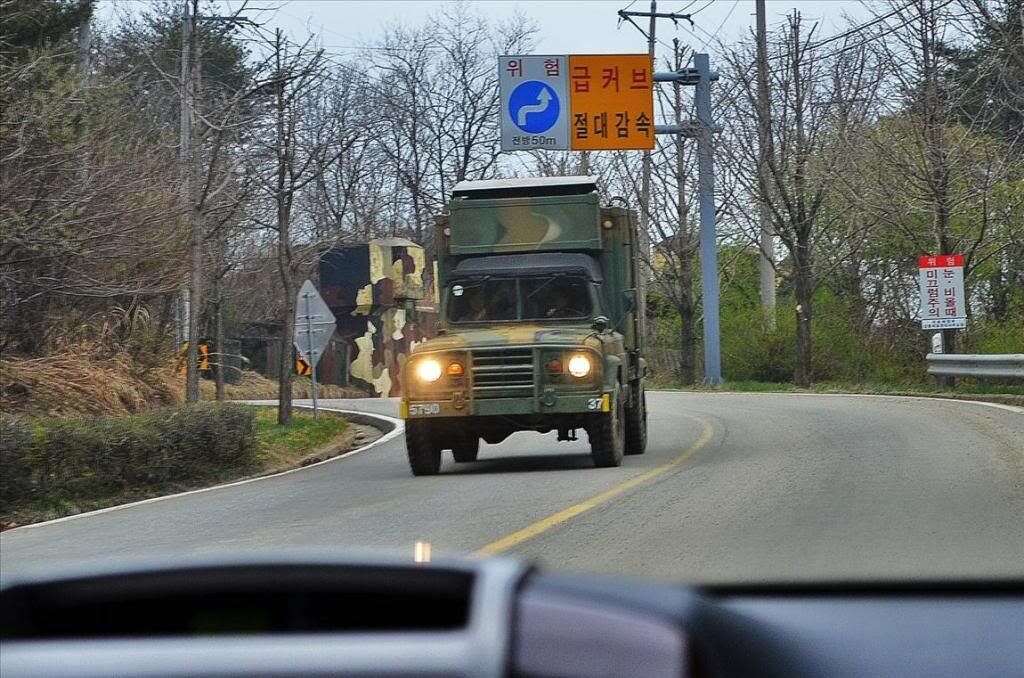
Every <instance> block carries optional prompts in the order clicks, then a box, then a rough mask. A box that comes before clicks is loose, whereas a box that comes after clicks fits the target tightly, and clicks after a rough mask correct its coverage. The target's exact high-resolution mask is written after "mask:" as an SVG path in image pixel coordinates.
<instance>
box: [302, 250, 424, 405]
mask: <svg viewBox="0 0 1024 678" xmlns="http://www.w3.org/2000/svg"><path fill="white" fill-rule="evenodd" d="M425 259H426V257H425V254H424V251H423V248H422V247H420V246H419V245H416V244H414V243H412V242H411V241H409V240H404V239H402V238H390V239H382V240H371V241H370V242H369V243H366V244H363V245H354V246H351V247H343V248H334V249H331V250H329V251H328V252H326V253H325V254H324V255H323V256H322V257H321V260H320V293H321V295H322V296H323V298H324V300H325V301H326V302H327V305H328V306H329V307H330V308H331V311H332V312H333V313H334V315H335V316H336V317H337V319H338V326H337V333H336V335H335V340H336V341H340V342H344V344H345V345H346V350H345V351H343V353H344V354H345V355H347V363H348V364H347V373H348V376H349V378H350V380H351V381H352V382H353V383H354V384H356V385H358V386H361V387H362V388H364V389H366V390H367V391H368V392H370V393H372V394H374V395H377V396H381V397H388V396H396V395H398V394H399V390H400V375H401V373H402V366H403V365H404V363H405V360H406V358H407V356H408V355H409V353H410V351H411V350H412V348H413V347H414V346H415V345H416V343H417V342H419V341H422V339H423V330H422V329H421V328H422V327H423V324H424V322H426V323H430V320H432V318H431V317H430V316H431V315H432V314H431V313H430V312H429V310H428V309H429V307H428V306H426V307H425V305H424V303H423V302H424V298H425V296H426V295H425V289H426V280H427V279H426V276H425V266H426V264H425ZM417 320H418V321H419V322H417ZM326 358H327V356H325V359H326Z"/></svg>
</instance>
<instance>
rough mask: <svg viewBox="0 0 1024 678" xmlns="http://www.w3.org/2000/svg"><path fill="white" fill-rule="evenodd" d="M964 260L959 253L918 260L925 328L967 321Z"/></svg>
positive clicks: (925, 257) (930, 256)
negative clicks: (956, 320) (955, 320)
mask: <svg viewBox="0 0 1024 678" xmlns="http://www.w3.org/2000/svg"><path fill="white" fill-rule="evenodd" d="M963 266H964V260H963V256H962V255H959V254H949V255H938V256H934V255H928V256H923V257H921V258H920V259H919V260H918V268H919V270H920V290H921V321H922V326H923V327H925V328H926V329H935V328H942V327H947V326H951V325H949V324H948V321H950V320H953V319H960V320H962V319H965V318H966V317H967V303H966V300H965V297H964V268H963Z"/></svg>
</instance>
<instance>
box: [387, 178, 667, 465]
mask: <svg viewBox="0 0 1024 678" xmlns="http://www.w3.org/2000/svg"><path fill="white" fill-rule="evenodd" d="M633 223H634V219H633V218H632V214H631V213H630V212H629V211H628V210H626V209H625V208H623V207H607V206H606V207H602V206H601V204H600V200H599V195H598V192H597V185H596V182H595V180H594V179H593V178H591V177H557V178H545V179H504V180H497V181H477V182H462V183H460V184H458V185H457V186H456V187H455V190H454V192H453V195H452V199H451V202H450V203H449V212H448V214H447V215H443V216H441V217H439V218H438V219H437V224H436V231H435V235H436V239H435V250H436V252H437V262H438V267H437V283H438V295H439V301H440V319H439V330H438V336H437V337H436V338H434V339H430V340H428V341H426V342H424V343H422V344H420V345H418V346H417V347H416V348H415V349H414V351H413V353H412V354H411V355H410V357H409V359H408V361H407V362H406V364H405V365H404V367H403V372H402V379H401V383H402V398H401V413H402V416H403V418H405V419H406V447H407V450H408V453H409V463H410V466H411V468H412V472H413V473H414V474H415V475H431V474H435V473H438V472H439V470H440V466H441V454H442V452H443V451H444V450H451V451H452V452H453V454H454V457H455V461H456V462H471V461H475V460H476V458H477V454H478V451H479V446H480V440H484V441H486V442H488V443H499V442H501V441H502V440H504V439H505V438H506V437H508V436H509V435H510V434H511V433H514V432H515V431H523V430H528V431H538V432H541V433H546V432H550V431H557V432H558V439H559V440H576V438H577V432H578V431H580V430H582V431H584V432H586V434H587V437H588V439H589V442H590V447H591V454H592V457H593V459H594V463H595V464H596V465H597V466H619V465H620V464H621V463H622V458H623V455H624V454H641V453H643V451H644V448H645V446H646V437H647V433H646V431H647V412H646V403H645V398H644V375H645V371H646V364H645V361H644V359H643V351H642V346H641V340H642V331H641V324H642V304H641V303H640V300H641V297H642V287H641V285H640V276H639V265H638V258H639V255H640V252H639V247H638V239H637V237H636V233H635V232H634V228H633Z"/></svg>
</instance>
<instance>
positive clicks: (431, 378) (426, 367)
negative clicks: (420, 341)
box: [416, 358, 441, 383]
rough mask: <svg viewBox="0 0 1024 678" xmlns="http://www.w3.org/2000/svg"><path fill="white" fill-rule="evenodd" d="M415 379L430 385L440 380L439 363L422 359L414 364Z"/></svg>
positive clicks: (429, 359)
mask: <svg viewBox="0 0 1024 678" xmlns="http://www.w3.org/2000/svg"><path fill="white" fill-rule="evenodd" d="M416 378H417V379H419V380H420V381H425V382H427V383H432V382H435V381H437V380H438V379H440V378H441V363H440V362H438V361H437V360H435V359H433V358H423V359H422V360H418V361H417V362H416Z"/></svg>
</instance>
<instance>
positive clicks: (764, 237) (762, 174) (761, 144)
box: [756, 0, 775, 328]
mask: <svg viewBox="0 0 1024 678" xmlns="http://www.w3.org/2000/svg"><path fill="white" fill-rule="evenodd" d="M756 7H757V109H758V110H757V143H758V155H759V157H758V165H757V176H758V190H759V192H760V193H761V200H760V201H759V215H760V221H761V238H760V247H759V248H758V249H760V251H761V256H760V260H759V265H758V270H759V272H760V279H761V308H762V310H763V311H764V319H765V323H766V324H767V326H768V327H771V328H774V327H775V237H774V234H773V232H772V231H773V229H772V220H771V214H770V212H769V208H768V196H767V195H766V193H767V190H768V167H767V165H768V163H767V158H768V154H769V153H770V152H771V147H772V125H771V103H770V100H769V97H768V30H767V27H766V23H767V21H766V18H765V7H764V0H757V2H756Z"/></svg>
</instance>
